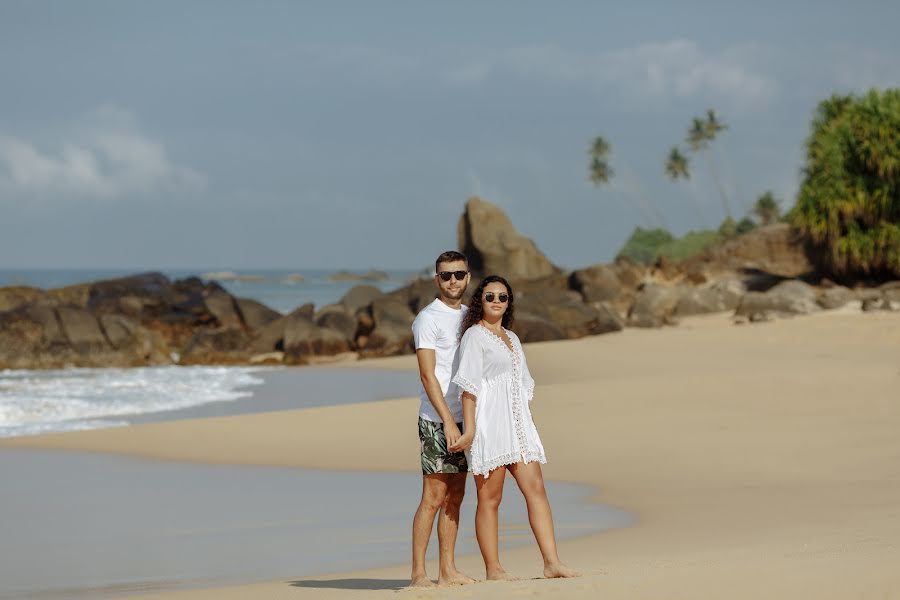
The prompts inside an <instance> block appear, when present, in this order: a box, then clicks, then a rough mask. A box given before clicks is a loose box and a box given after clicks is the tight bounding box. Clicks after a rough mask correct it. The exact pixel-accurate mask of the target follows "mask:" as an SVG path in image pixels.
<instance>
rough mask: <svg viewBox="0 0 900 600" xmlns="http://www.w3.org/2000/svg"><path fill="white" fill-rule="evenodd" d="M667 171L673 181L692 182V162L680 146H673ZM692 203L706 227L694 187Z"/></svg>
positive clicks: (667, 163) (666, 167) (667, 161)
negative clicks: (684, 180)
mask: <svg viewBox="0 0 900 600" xmlns="http://www.w3.org/2000/svg"><path fill="white" fill-rule="evenodd" d="M665 171H666V175H668V176H669V179H671V180H672V181H678V180H679V179H686V180H690V178H691V168H690V162H689V161H688V157H687V156H686V155H685V154H684V152H682V151H681V149H680V148H679V147H678V146H673V147H672V149H671V150H670V151H669V156H668V157H666V162H665ZM691 203H692V204H693V205H694V210H696V211H697V218H698V219H699V223H700V225H704V223H705V222H706V219H705V218H704V217H703V210H701V208H700V203H699V202H698V201H697V197H696V190H694V188H693V186H691Z"/></svg>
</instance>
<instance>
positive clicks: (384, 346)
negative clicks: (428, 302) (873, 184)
mask: <svg viewBox="0 0 900 600" xmlns="http://www.w3.org/2000/svg"><path fill="white" fill-rule="evenodd" d="M413 319H415V315H414V314H413V312H412V311H411V310H410V309H409V306H408V305H407V304H406V303H405V302H403V301H402V300H400V299H398V298H391V297H385V298H378V299H376V300H375V301H374V302H372V320H373V322H374V324H375V326H374V329H372V331H371V332H370V333H369V334H368V335H367V336H366V340H365V347H364V348H363V350H364V353H365V354H367V355H370V356H371V355H376V356H387V355H391V354H403V353H409V352H412V351H413V350H414V348H413V337H412V322H413Z"/></svg>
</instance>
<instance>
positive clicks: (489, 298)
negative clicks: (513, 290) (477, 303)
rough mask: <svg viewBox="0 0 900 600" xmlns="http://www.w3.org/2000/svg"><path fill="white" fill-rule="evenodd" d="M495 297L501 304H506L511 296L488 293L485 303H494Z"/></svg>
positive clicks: (501, 293)
mask: <svg viewBox="0 0 900 600" xmlns="http://www.w3.org/2000/svg"><path fill="white" fill-rule="evenodd" d="M494 296H496V297H497V300H499V301H500V303H501V304H506V301H507V300H509V295H508V294H505V293H503V292H500V293H499V294H494V292H488V293H487V294H485V295H484V301H485V302H493V301H494Z"/></svg>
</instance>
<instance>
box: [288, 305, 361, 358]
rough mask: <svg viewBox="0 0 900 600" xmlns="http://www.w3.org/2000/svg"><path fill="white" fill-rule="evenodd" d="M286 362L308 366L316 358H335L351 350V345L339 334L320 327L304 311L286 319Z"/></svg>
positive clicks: (300, 310) (298, 311)
mask: <svg viewBox="0 0 900 600" xmlns="http://www.w3.org/2000/svg"><path fill="white" fill-rule="evenodd" d="M283 322H284V338H283V348H284V362H285V363H287V364H306V363H307V362H309V359H310V358H311V357H314V356H333V355H335V354H340V353H341V352H348V351H349V350H350V343H349V342H348V341H347V339H345V338H344V336H343V335H342V334H341V333H340V332H339V331H335V330H333V329H329V328H327V327H319V326H318V325H316V324H315V322H313V320H312V318H310V316H309V315H307V314H306V312H305V311H303V310H302V309H298V310H296V311H294V312H292V313H291V314H289V315H287V316H286V317H284V320H283Z"/></svg>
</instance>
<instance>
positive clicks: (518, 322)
mask: <svg viewBox="0 0 900 600" xmlns="http://www.w3.org/2000/svg"><path fill="white" fill-rule="evenodd" d="M512 330H513V331H514V332H515V333H516V335H518V336H519V339H520V340H521V341H522V342H523V343H527V342H546V341H550V340H564V339H566V334H565V333H564V332H563V330H562V329H561V328H560V327H559V326H558V325H557V324H556V323H554V322H553V321H551V320H549V319H545V318H544V317H540V316H538V315H534V314H531V313H528V312H524V311H518V310H517V311H516V315H515V319H514V320H513V325H512Z"/></svg>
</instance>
